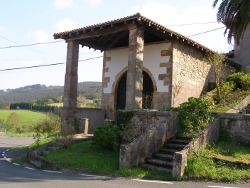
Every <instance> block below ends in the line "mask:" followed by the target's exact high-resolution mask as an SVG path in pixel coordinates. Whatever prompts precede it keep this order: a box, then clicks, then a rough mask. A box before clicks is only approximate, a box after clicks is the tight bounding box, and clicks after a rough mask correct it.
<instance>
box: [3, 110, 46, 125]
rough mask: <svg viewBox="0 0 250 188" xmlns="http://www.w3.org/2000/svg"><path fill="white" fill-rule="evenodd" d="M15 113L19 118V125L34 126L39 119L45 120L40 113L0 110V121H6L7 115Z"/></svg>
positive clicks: (44, 115)
mask: <svg viewBox="0 0 250 188" xmlns="http://www.w3.org/2000/svg"><path fill="white" fill-rule="evenodd" d="M13 112H16V113H17V114H18V116H19V117H20V123H21V125H36V123H37V121H38V120H39V119H44V118H46V117H47V116H46V114H44V113H42V112H33V111H29V110H0V119H3V120H7V119H8V117H9V115H10V114H11V113H13Z"/></svg>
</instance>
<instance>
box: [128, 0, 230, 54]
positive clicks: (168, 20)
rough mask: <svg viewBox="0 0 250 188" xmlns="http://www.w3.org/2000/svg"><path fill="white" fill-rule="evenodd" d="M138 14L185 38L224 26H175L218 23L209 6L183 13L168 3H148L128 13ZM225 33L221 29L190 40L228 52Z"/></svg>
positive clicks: (189, 9)
mask: <svg viewBox="0 0 250 188" xmlns="http://www.w3.org/2000/svg"><path fill="white" fill-rule="evenodd" d="M137 12H139V13H141V14H142V15H144V16H146V17H148V18H149V19H152V20H154V21H156V22H158V23H160V24H162V25H164V26H166V27H168V28H169V29H172V30H173V31H176V32H179V33H181V34H183V35H185V36H190V35H194V34H197V33H202V32H205V31H209V30H213V29H216V28H220V27H223V25H222V24H217V23H214V24H202V25H199V24H192V25H188V26H187V25H186V26H178V27H177V26H173V25H179V24H190V23H208V22H216V10H215V9H212V8H210V7H207V6H204V7H202V6H199V7H198V6H192V7H190V8H188V9H187V10H185V11H183V12H181V11H178V10H177V9H176V8H175V7H173V6H170V5H169V4H167V3H166V2H162V3H158V2H153V1H148V2H146V3H145V4H144V5H143V6H135V7H133V8H131V9H130V10H129V11H128V13H129V15H132V14H136V13H137ZM223 32H224V30H223V29H220V30H217V31H214V32H212V31H211V32H207V33H206V34H200V35H197V36H194V37H190V38H192V39H193V40H195V41H197V42H199V43H201V44H203V45H204V46H207V47H209V48H211V49H214V50H217V51H219V52H221V51H228V47H229V45H228V44H226V39H225V38H224V36H223Z"/></svg>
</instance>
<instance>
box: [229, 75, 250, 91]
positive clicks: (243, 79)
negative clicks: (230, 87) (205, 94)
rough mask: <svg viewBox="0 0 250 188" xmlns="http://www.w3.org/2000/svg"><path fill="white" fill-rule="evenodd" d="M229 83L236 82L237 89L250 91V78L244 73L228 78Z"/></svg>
mask: <svg viewBox="0 0 250 188" xmlns="http://www.w3.org/2000/svg"><path fill="white" fill-rule="evenodd" d="M227 82H234V83H235V84H236V86H235V87H236V88H235V89H237V88H239V89H248V87H249V86H250V77H249V76H248V75H247V74H245V73H244V72H236V73H233V74H230V75H229V76H228V77H227Z"/></svg>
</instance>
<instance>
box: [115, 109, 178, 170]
mask: <svg viewBox="0 0 250 188" xmlns="http://www.w3.org/2000/svg"><path fill="white" fill-rule="evenodd" d="M145 116H150V119H151V120H150V121H151V122H149V124H148V125H147V126H148V128H147V130H146V131H143V134H141V135H137V138H135V140H134V141H133V142H131V143H129V144H122V145H121V146H120V161H119V162H120V168H128V167H131V166H138V165H139V164H141V163H143V162H144V160H145V159H146V157H150V156H152V154H153V153H154V152H156V151H157V150H159V149H160V147H161V146H162V145H163V144H164V143H165V141H166V140H167V139H170V138H171V137H173V136H174V135H175V134H176V133H177V122H178V116H177V114H176V113H174V112H158V111H155V112H150V113H149V112H137V113H135V115H134V117H133V118H132V119H131V120H130V122H129V123H128V125H127V126H140V125H141V124H142V123H145ZM135 128H136V127H135ZM129 130H130V129H129Z"/></svg>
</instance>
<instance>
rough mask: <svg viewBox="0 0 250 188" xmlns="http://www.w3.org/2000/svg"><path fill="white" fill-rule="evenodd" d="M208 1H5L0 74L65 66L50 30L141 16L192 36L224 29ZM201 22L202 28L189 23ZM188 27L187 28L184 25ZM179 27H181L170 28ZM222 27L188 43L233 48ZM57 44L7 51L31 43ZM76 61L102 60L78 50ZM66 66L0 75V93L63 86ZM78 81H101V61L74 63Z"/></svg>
mask: <svg viewBox="0 0 250 188" xmlns="http://www.w3.org/2000/svg"><path fill="white" fill-rule="evenodd" d="M212 4H213V0H202V1H197V0H174V1H173V0H152V1H146V0H136V1H135V0H123V1H118V0H8V1H1V6H0V12H1V16H0V70H3V69H8V68H16V67H26V66H36V65H46V64H52V63H65V60H66V49H67V44H66V43H65V42H64V41H61V42H59V41H60V40H54V39H53V34H54V33H55V32H60V31H66V30H71V29H74V28H79V27H84V26H88V25H92V24H97V23H101V22H105V21H109V20H113V19H117V18H122V17H125V16H128V15H133V14H135V13H137V12H140V13H141V14H142V15H144V16H146V17H148V18H150V19H152V20H154V21H156V22H158V23H160V24H162V25H165V26H166V27H168V28H170V29H172V30H174V31H177V32H179V33H181V34H183V35H186V36H191V35H195V34H198V33H202V32H206V31H209V30H213V29H217V28H221V27H223V25H222V24H218V23H211V22H216V9H213V8H212ZM192 23H204V24H192ZM184 24H191V25H184ZM175 25H182V26H175ZM223 33H224V29H218V30H216V31H212V32H207V33H205V34H199V35H196V36H193V37H190V38H192V39H193V40H195V41H197V42H199V43H201V44H203V45H205V46H207V47H209V48H211V49H213V50H215V51H218V52H227V51H228V50H231V49H232V47H231V46H230V45H229V44H227V40H226V38H225V37H224V35H223ZM53 41H56V42H57V41H58V42H57V43H51V44H42V45H35V46H30V47H18V48H17V47H16V48H14V47H12V48H4V47H10V46H17V45H26V44H33V43H43V42H53ZM79 54H80V56H79V60H84V59H88V58H93V57H99V56H102V53H101V52H100V51H94V50H93V49H88V48H81V49H80V52H79ZM64 74H65V64H63V65H57V66H50V67H40V68H33V69H19V70H12V71H0V89H8V88H9V89H13V88H17V87H23V86H26V85H32V84H45V85H47V86H49V85H63V84H64ZM78 74H79V75H78V81H79V82H83V81H101V78H102V58H96V59H92V60H89V61H83V62H79V70H78Z"/></svg>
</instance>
